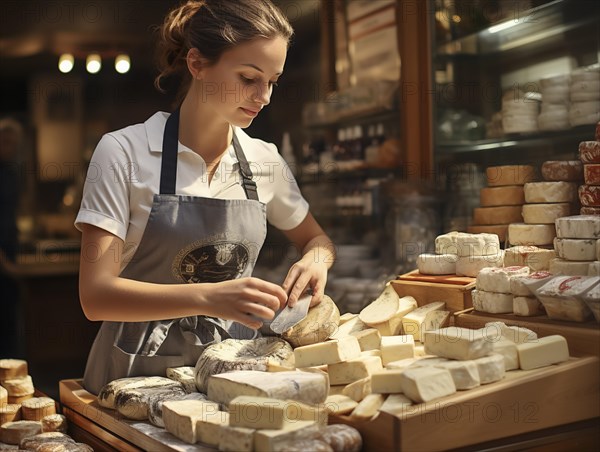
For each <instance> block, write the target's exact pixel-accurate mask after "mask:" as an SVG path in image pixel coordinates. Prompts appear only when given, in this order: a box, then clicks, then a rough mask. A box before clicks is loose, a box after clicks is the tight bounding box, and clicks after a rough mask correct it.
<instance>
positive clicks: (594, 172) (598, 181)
mask: <svg viewBox="0 0 600 452" xmlns="http://www.w3.org/2000/svg"><path fill="white" fill-rule="evenodd" d="M583 180H584V182H585V183H586V184H587V185H600V164H598V163H588V164H586V165H583Z"/></svg>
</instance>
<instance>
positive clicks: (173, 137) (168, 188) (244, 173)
mask: <svg viewBox="0 0 600 452" xmlns="http://www.w3.org/2000/svg"><path fill="white" fill-rule="evenodd" d="M179 110H180V109H179V108H177V110H175V111H174V112H173V113H172V114H171V115H170V116H169V117H168V118H167V123H166V125H165V132H164V135H163V146H162V162H161V167H160V194H161V195H174V194H175V186H176V183H177V150H178V147H179V143H178V136H179ZM233 149H234V151H235V156H236V158H237V160H238V162H239V171H240V176H241V178H242V180H241V183H242V187H243V189H244V192H245V193H246V198H248V199H250V200H253V201H258V191H257V189H256V182H254V181H253V180H252V170H251V169H250V165H249V164H248V160H247V159H246V155H245V154H244V151H243V150H242V146H241V145H240V142H239V140H238V138H237V136H236V134H235V129H234V131H233Z"/></svg>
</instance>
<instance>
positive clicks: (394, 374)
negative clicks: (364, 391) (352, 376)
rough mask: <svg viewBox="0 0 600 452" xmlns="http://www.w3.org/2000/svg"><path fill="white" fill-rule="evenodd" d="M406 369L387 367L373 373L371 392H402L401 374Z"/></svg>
mask: <svg viewBox="0 0 600 452" xmlns="http://www.w3.org/2000/svg"><path fill="white" fill-rule="evenodd" d="M405 370H406V369H386V370H382V371H380V372H375V373H373V375H371V392H373V393H375V394H396V393H399V392H402V385H401V384H400V376H401V375H402V373H403V372H404V371H405Z"/></svg>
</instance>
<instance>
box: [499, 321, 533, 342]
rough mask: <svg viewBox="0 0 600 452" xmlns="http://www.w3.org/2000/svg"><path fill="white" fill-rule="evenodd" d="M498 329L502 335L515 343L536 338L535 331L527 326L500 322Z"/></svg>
mask: <svg viewBox="0 0 600 452" xmlns="http://www.w3.org/2000/svg"><path fill="white" fill-rule="evenodd" d="M500 329H501V334H502V337H503V338H505V339H507V340H509V341H512V342H514V343H515V344H523V343H525V342H532V341H536V340H537V338H538V336H537V333H536V332H535V331H531V330H530V329H529V328H525V327H523V326H512V325H511V326H509V325H504V324H502V325H501V326H500Z"/></svg>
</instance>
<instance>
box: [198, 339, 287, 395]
mask: <svg viewBox="0 0 600 452" xmlns="http://www.w3.org/2000/svg"><path fill="white" fill-rule="evenodd" d="M270 362H273V363H276V364H277V365H280V366H283V367H294V350H293V349H292V347H291V346H290V344H288V343H287V342H286V341H284V340H283V339H280V338H278V337H260V338H257V339H226V340H224V341H223V342H220V343H218V344H212V345H209V346H208V347H206V349H205V350H204V352H202V354H201V355H200V358H198V362H197V363H196V367H195V371H194V372H195V375H196V387H197V388H198V390H199V391H200V392H204V393H206V391H207V389H208V379H209V377H210V376H211V375H217V374H222V373H225V372H233V371H239V370H258V371H267V369H268V366H269V363H270Z"/></svg>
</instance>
